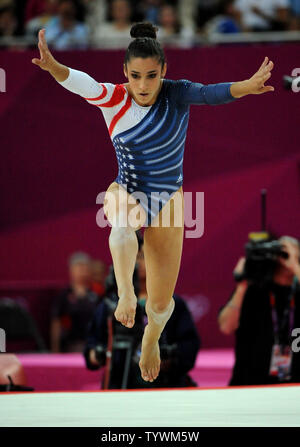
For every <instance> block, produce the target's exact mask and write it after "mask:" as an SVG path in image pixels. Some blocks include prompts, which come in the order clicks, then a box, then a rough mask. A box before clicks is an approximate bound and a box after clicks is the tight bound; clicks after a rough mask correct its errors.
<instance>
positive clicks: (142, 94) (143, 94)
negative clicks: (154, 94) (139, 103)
mask: <svg viewBox="0 0 300 447" xmlns="http://www.w3.org/2000/svg"><path fill="white" fill-rule="evenodd" d="M139 94H140V95H141V96H148V95H149V93H139Z"/></svg>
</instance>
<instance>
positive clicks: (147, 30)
mask: <svg viewBox="0 0 300 447" xmlns="http://www.w3.org/2000/svg"><path fill="white" fill-rule="evenodd" d="M156 33H157V27H156V26H154V25H152V23H150V22H139V23H136V24H135V25H133V26H132V27H131V30H130V35H131V37H133V38H135V39H136V38H137V37H151V38H152V39H156Z"/></svg>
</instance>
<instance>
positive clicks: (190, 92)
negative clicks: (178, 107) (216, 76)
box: [176, 79, 236, 105]
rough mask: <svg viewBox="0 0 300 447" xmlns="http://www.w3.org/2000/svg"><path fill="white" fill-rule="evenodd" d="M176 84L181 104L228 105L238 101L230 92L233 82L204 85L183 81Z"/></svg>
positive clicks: (178, 99)
mask: <svg viewBox="0 0 300 447" xmlns="http://www.w3.org/2000/svg"><path fill="white" fill-rule="evenodd" d="M176 83H177V89H178V92H177V101H178V102H179V103H181V104H198V105H203V104H209V105H218V104H227V103H229V102H232V101H234V100H235V99H236V98H234V97H233V96H232V94H231V92H230V87H231V85H232V82H223V83H219V84H207V85H204V84H201V83H199V82H191V81H188V80H186V79H181V80H180V81H176Z"/></svg>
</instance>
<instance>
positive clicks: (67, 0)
mask: <svg viewBox="0 0 300 447" xmlns="http://www.w3.org/2000/svg"><path fill="white" fill-rule="evenodd" d="M57 12H58V15H57V16H55V17H53V18H52V19H50V20H49V21H48V23H47V25H46V27H45V29H46V33H45V37H46V40H47V43H48V45H49V47H50V48H51V47H52V48H54V49H55V50H70V49H85V48H87V47H88V43H89V32H88V27H87V26H86V25H85V24H84V23H80V22H78V21H77V19H76V17H77V13H78V11H77V6H76V4H75V3H74V2H73V1H72V0H59V2H58V10H57Z"/></svg>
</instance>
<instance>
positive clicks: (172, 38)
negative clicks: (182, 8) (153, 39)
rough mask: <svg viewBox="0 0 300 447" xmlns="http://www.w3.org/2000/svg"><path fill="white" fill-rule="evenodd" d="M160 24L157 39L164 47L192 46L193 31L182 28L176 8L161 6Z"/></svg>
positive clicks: (166, 5)
mask: <svg viewBox="0 0 300 447" xmlns="http://www.w3.org/2000/svg"><path fill="white" fill-rule="evenodd" d="M158 24H159V29H158V35H157V37H158V39H159V40H160V42H161V43H162V44H163V45H167V46H176V47H190V46H192V43H193V36H194V33H193V30H192V29H190V28H183V27H182V26H181V24H180V22H179V18H178V13H177V10H176V8H175V6H173V5H170V4H165V5H163V6H161V8H160V10H159V17H158Z"/></svg>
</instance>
